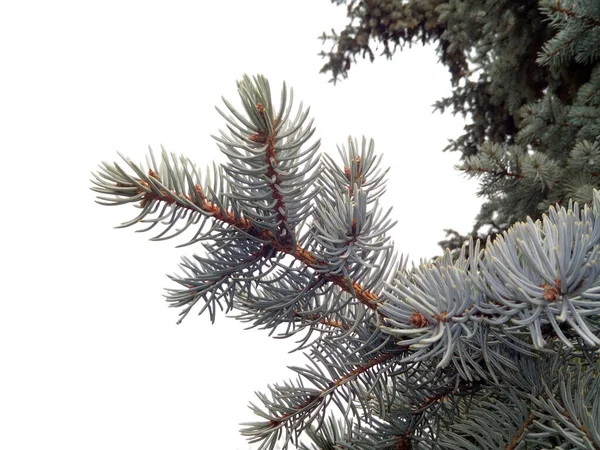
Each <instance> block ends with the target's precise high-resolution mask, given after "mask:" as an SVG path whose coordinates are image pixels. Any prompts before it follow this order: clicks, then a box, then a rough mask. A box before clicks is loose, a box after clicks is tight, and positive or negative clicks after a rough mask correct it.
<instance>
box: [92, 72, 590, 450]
mask: <svg viewBox="0 0 600 450" xmlns="http://www.w3.org/2000/svg"><path fill="white" fill-rule="evenodd" d="M238 90H239V92H240V96H241V100H242V104H243V107H244V111H245V114H243V113H241V112H239V111H237V110H236V109H235V108H234V107H233V106H232V105H231V104H230V103H228V102H227V101H225V104H226V106H227V108H228V110H229V113H228V114H225V113H223V112H222V115H223V116H224V117H225V118H226V120H227V130H228V132H225V131H222V132H221V133H220V135H219V136H218V137H216V140H217V143H218V146H219V148H220V149H221V150H222V151H223V153H224V154H225V155H226V156H227V158H228V163H226V164H223V165H222V166H220V167H216V166H213V169H212V171H207V172H206V176H205V177H202V176H201V173H200V171H199V170H198V169H196V167H195V166H194V165H193V164H192V163H191V162H190V161H189V160H188V159H187V158H185V157H178V156H175V155H169V154H167V153H166V152H165V151H164V150H163V152H162V154H161V159H160V161H157V160H156V158H155V156H154V154H153V153H152V152H150V154H149V157H148V159H147V168H145V167H144V166H143V165H142V164H134V163H133V162H131V161H129V160H128V159H125V158H124V160H125V162H126V164H127V166H128V170H124V169H123V168H121V166H119V165H118V164H107V163H103V164H102V166H101V169H100V171H99V172H98V173H95V174H94V180H93V183H94V186H93V188H92V189H94V190H95V191H96V192H98V194H99V195H98V201H99V202H100V203H103V204H108V205H121V204H129V203H137V206H138V208H139V209H141V212H140V213H139V214H138V215H137V217H136V218H134V219H133V220H130V221H128V222H126V223H125V224H123V226H130V225H133V224H135V223H139V222H142V223H146V224H149V226H148V227H147V228H146V230H147V229H150V228H153V227H155V226H157V225H159V224H163V225H164V226H165V230H163V231H162V232H160V233H159V234H158V235H157V236H155V238H154V239H169V238H172V237H174V236H177V235H179V234H181V233H183V232H184V231H185V230H190V229H191V230H192V231H195V234H194V236H193V237H192V238H191V239H190V240H189V241H188V242H187V243H186V245H191V244H195V243H201V244H202V246H203V250H204V252H205V256H198V255H194V256H192V257H184V258H183V260H182V263H181V269H182V271H183V275H175V276H172V277H171V278H172V280H173V281H175V282H176V283H178V284H179V285H180V286H181V288H180V289H169V290H168V291H167V300H168V301H169V302H170V303H171V305H172V306H176V307H180V308H182V310H181V311H182V312H181V315H182V317H181V320H182V319H183V318H184V317H185V316H186V315H187V314H188V313H189V312H190V311H191V310H192V309H193V308H195V307H196V306H197V305H200V306H199V309H200V312H204V311H208V314H209V316H210V319H211V321H213V322H214V320H215V317H216V313H217V310H218V309H224V310H226V311H227V312H230V311H235V312H236V313H238V314H239V315H238V316H237V318H238V319H240V320H243V321H247V322H250V323H251V325H252V326H257V327H261V328H265V329H269V330H271V333H273V332H274V331H275V329H278V328H279V327H285V331H284V332H282V333H281V334H280V335H279V337H289V336H292V335H297V333H298V332H299V331H306V333H304V335H303V336H304V337H302V338H301V340H300V345H299V347H298V348H302V349H308V356H309V359H310V364H309V365H307V366H306V367H294V368H291V370H292V371H294V372H295V373H296V375H297V379H296V380H295V381H290V382H288V383H284V384H282V385H273V386H270V387H269V395H266V394H258V398H259V401H260V402H261V403H262V405H260V406H259V405H252V409H253V411H254V412H255V413H256V414H257V415H258V416H259V417H261V418H262V419H263V420H262V421H260V422H254V423H250V424H246V428H245V429H244V431H243V434H244V435H246V436H248V437H249V438H250V441H251V442H256V443H260V448H262V449H273V448H274V447H275V445H276V444H277V443H279V442H280V441H283V443H284V447H286V446H287V445H288V444H289V443H294V444H300V439H301V435H302V434H303V433H304V432H305V431H306V432H307V433H308V434H309V435H310V433H313V435H314V434H315V433H319V432H320V430H328V431H327V433H326V434H327V435H328V436H329V437H330V438H335V439H339V440H340V441H341V442H342V441H343V442H342V443H339V445H347V447H342V448H373V445H379V446H383V447H384V448H385V446H386V445H396V446H410V445H419V446H421V447H422V448H439V446H440V445H441V446H445V448H458V447H461V446H462V448H497V447H498V446H499V445H500V444H502V445H505V446H506V447H507V448H518V447H519V446H520V445H521V446H522V445H525V444H528V443H531V442H533V443H539V442H542V440H543V439H545V438H546V437H547V438H548V439H550V440H551V441H552V442H554V441H556V442H566V441H569V442H576V443H577V444H578V445H579V444H581V445H583V446H584V447H583V448H585V447H586V446H587V447H589V446H590V445H600V442H597V441H598V440H597V434H596V428H597V427H598V423H597V422H598V421H597V420H596V421H595V420H594V419H593V418H592V419H589V417H588V418H584V416H585V415H586V414H588V409H587V408H590V407H591V408H595V409H593V411H597V408H598V407H597V406H595V403H594V400H592V398H593V397H592V395H595V394H596V393H597V390H598V389H600V388H599V387H596V385H593V389H594V391H593V393H591V394H589V395H587V394H586V395H585V396H584V397H581V396H580V397H573V396H571V397H569V396H568V395H566V394H565V393H567V392H571V391H572V386H571V384H569V383H570V382H569V379H570V378H569V376H568V373H567V372H565V376H564V377H562V378H560V377H558V376H554V375H552V376H550V375H549V376H547V377H545V378H544V374H545V373H546V372H548V371H549V369H552V370H554V369H556V367H558V366H559V365H561V364H565V365H566V366H568V370H575V369H574V368H577V367H578V365H581V361H583V360H584V359H585V360H586V361H589V365H591V366H593V367H596V366H597V361H598V351H599V350H598V349H599V348H600V306H599V305H600V303H599V302H598V300H599V299H600V287H599V286H600V282H599V281H598V280H600V193H599V192H598V191H595V190H594V191H593V194H592V195H593V207H592V208H590V207H589V206H588V205H585V206H582V207H580V205H579V204H578V203H577V202H569V203H568V205H567V207H560V206H556V207H551V208H550V209H549V210H548V212H547V214H545V215H543V216H542V217H541V218H540V220H536V221H534V220H533V219H529V220H527V221H526V222H521V223H516V224H515V225H513V226H512V227H511V228H509V229H508V230H507V231H505V232H503V233H501V234H499V235H498V236H497V237H496V239H495V240H493V241H491V240H490V239H488V241H487V242H486V243H485V249H482V246H481V243H480V242H479V241H475V240H473V239H471V240H470V241H469V242H468V244H467V245H464V246H463V247H462V249H461V251H460V253H459V254H458V256H457V257H455V258H454V257H452V255H451V254H450V252H446V253H444V255H443V256H442V257H440V258H437V259H436V260H434V261H431V262H428V263H423V264H421V265H420V266H419V267H413V268H412V269H411V270H408V269H407V268H406V260H405V259H404V258H402V257H400V258H399V259H398V258H397V255H396V252H395V250H394V247H393V243H392V242H391V241H390V240H389V238H388V237H387V232H388V231H389V230H390V229H391V228H392V227H393V226H394V224H395V222H393V221H392V220H391V219H390V211H389V210H388V211H387V212H384V211H382V210H381V207H380V205H379V202H378V199H379V197H380V196H381V195H382V194H383V193H384V192H385V174H386V171H381V170H380V169H379V162H380V160H381V158H380V157H379V158H378V157H376V156H375V152H374V145H373V143H372V141H367V140H366V139H364V138H363V139H362V140H361V141H360V142H359V141H357V140H354V139H349V140H348V145H347V147H340V149H339V151H340V154H341V156H342V164H341V165H340V164H336V163H335V161H334V160H333V159H332V158H330V157H329V156H325V157H323V158H320V157H319V155H318V154H317V150H318V142H317V143H316V144H310V143H309V139H310V138H311V137H312V135H313V128H312V122H307V117H308V113H307V111H308V110H304V109H302V108H300V109H299V110H298V112H297V113H296V115H295V116H294V117H292V116H293V115H292V114H291V112H290V111H291V101H290V102H289V103H288V100H287V99H288V96H287V93H284V94H282V105H283V106H280V107H279V109H278V110H277V111H278V112H277V114H275V112H274V111H275V110H276V107H275V106H274V105H273V102H272V101H271V95H270V90H269V86H268V83H267V81H266V79H265V78H264V77H260V76H259V77H255V78H253V79H250V78H249V77H244V78H243V80H242V81H240V82H239V83H238ZM284 91H285V92H287V91H286V88H285V86H284ZM290 98H291V95H290ZM594 145H595V144H590V145H588V144H586V145H583V144H582V145H581V146H579V147H577V152H578V153H575V154H574V156H573V158H574V159H573V161H572V164H573V165H574V166H577V164H578V162H579V161H580V158H594V157H595V156H594V155H595V153H596V150H597V149H596V148H595V147H594ZM502 150H503V149H501V148H500V147H499V146H498V145H497V144H490V147H489V148H488V149H487V150H485V151H483V152H482V154H481V155H479V158H480V163H481V161H482V158H487V160H486V161H485V164H483V163H482V165H481V167H484V166H489V165H495V166H497V167H500V168H501V169H502V170H503V171H504V172H505V174H504V175H505V176H504V178H507V177H506V175H507V174H511V173H518V174H523V176H524V178H525V179H531V180H534V181H535V183H538V185H541V186H545V188H551V187H552V180H553V176H554V175H553V173H554V172H553V169H552V162H551V161H547V160H546V159H545V157H542V156H538V155H530V154H529V153H527V152H525V151H523V149H522V148H521V147H518V146H514V147H512V148H510V151H509V152H508V153H506V152H502ZM473 164H475V163H473ZM509 178H510V177H509ZM513 178H515V177H513ZM532 183H533V181H532ZM208 220H210V222H211V227H210V228H209V229H208V230H206V229H205V225H206V223H207V221H208ZM179 224H182V225H179ZM177 226H180V228H177ZM181 320H180V321H181ZM312 332H316V333H317V336H316V337H315V338H312V337H311V333H312ZM565 370H567V369H565ZM594 370H596V369H594ZM554 372H556V370H554ZM592 372H593V371H592ZM592 372H590V373H592ZM550 373H552V371H551V370H550ZM573 373H575V372H573ZM581 373H583V372H581ZM586 373H587V372H586ZM593 373H595V372H593ZM582 376H583V375H581V376H580V373H579V372H577V376H575V375H573V377H574V378H573V379H575V378H577V379H580V378H581V377H582ZM585 376H588V375H585ZM536 379H537V380H538V381H537V382H534V381H531V380H536ZM543 383H545V384H543ZM530 388H531V389H530ZM523 392H532V394H531V395H532V397H527V396H525V395H523ZM494 402H496V403H497V404H496V405H495V406H492V405H494ZM571 404H572V405H573V406H571ZM532 405H533V406H532ZM559 405H560V407H561V408H562V409H561V408H559ZM590 405H591V406H590ZM332 407H333V408H337V410H338V411H339V412H340V413H341V414H342V415H343V416H344V418H345V423H344V425H343V430H342V428H336V427H338V425H336V424H337V422H333V421H332V419H330V417H331V416H330V410H331V408H332ZM564 411H568V417H559V416H557V414H562V415H565V414H564ZM532 414H533V415H534V416H535V420H533V422H532V419H531V417H532ZM588 415H589V414H588ZM575 416H576V417H577V418H576V419H575ZM586 417H587V416H586ZM553 423H558V424H559V425H558V426H554V425H552V426H554V428H553V429H554V431H553V432H552V433H551V432H550V431H549V429H547V427H550V428H552V426H551V425H548V424H553ZM499 424H509V425H508V426H501V425H499ZM311 427H312V428H311ZM327 427H329V428H327ZM573 427H574V428H575V429H576V430H575V431H573V430H571V428H573ZM488 429H489V430H493V433H494V434H493V436H494V438H493V439H492V440H487V441H486V439H485V437H484V434H483V431H484V430H488ZM309 430H311V431H309ZM469 430H470V431H469ZM540 430H542V431H540ZM342 431H343V435H342ZM337 444H338V443H335V445H337ZM332 445H334V444H333V443H332ZM590 448H593V447H590Z"/></svg>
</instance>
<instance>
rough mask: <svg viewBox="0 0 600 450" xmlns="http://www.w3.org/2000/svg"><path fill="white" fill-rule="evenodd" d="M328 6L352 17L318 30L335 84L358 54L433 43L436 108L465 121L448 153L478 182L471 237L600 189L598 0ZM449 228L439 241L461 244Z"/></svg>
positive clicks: (371, 0)
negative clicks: (439, 88) (438, 69)
mask: <svg viewBox="0 0 600 450" xmlns="http://www.w3.org/2000/svg"><path fill="white" fill-rule="evenodd" d="M333 2H334V3H337V4H345V5H346V6H347V11H348V17H349V18H350V19H351V22H350V23H349V25H348V26H347V27H346V28H345V29H344V30H343V31H341V32H335V31H332V33H331V34H329V35H327V34H324V35H323V39H324V41H326V42H329V41H330V42H331V43H332V48H331V50H330V51H327V52H325V51H324V52H322V54H323V56H324V57H325V58H327V63H326V64H325V66H324V67H323V69H322V70H323V71H324V72H328V73H331V75H332V76H333V80H334V81H336V80H339V79H341V78H344V77H347V76H348V71H349V70H350V68H351V66H352V64H353V63H355V62H356V58H357V56H361V55H362V56H368V57H369V58H370V59H371V60H372V59H373V58H375V52H376V51H379V50H381V52H382V54H383V55H385V56H387V57H392V55H393V53H394V52H395V51H396V50H397V49H403V48H404V47H406V46H411V45H414V44H418V43H423V44H430V45H434V46H435V48H436V51H437V54H438V56H439V60H440V62H441V63H442V64H444V65H445V66H446V67H447V68H448V70H449V72H450V76H451V81H452V86H453V88H452V93H451V95H450V96H449V97H447V98H444V99H441V100H440V101H438V102H437V103H436V104H435V108H436V109H439V110H441V111H445V110H446V109H450V110H451V111H452V112H453V113H454V114H462V115H464V116H465V117H466V118H467V119H468V124H467V125H466V126H465V129H464V134H463V135H461V136H459V137H456V138H455V139H453V140H451V141H450V144H449V145H448V147H447V149H449V150H453V151H459V152H461V154H462V164H461V166H460V169H461V170H463V171H465V173H466V174H468V175H469V176H473V177H477V178H479V180H480V181H481V184H480V190H479V193H480V194H481V195H483V196H484V197H485V199H486V201H485V203H484V204H483V206H482V208H481V211H480V213H479V215H478V216H477V218H476V221H475V224H474V227H473V230H472V231H471V233H470V234H471V235H472V236H475V237H482V238H485V236H487V235H492V236H493V235H495V234H497V233H499V232H501V231H503V230H506V229H507V228H508V227H509V226H510V225H511V224H512V223H514V222H515V221H517V220H525V218H526V217H528V216H529V217H532V218H534V219H537V218H539V217H541V214H542V213H543V212H544V211H545V210H546V209H547V208H548V206H549V205H551V204H554V203H555V202H566V201H568V199H569V198H573V199H575V200H577V201H580V202H590V201H591V198H592V190H593V189H594V188H597V187H599V185H600V181H599V180H600V178H599V177H600V175H599V174H600V171H599V169H600V142H599V140H598V136H599V135H600V65H599V64H598V59H599V56H600V2H598V1H597V0H562V1H561V0H545V1H538V0H361V1H358V0H352V1H344V0H333ZM374 47H376V48H375V49H374ZM404 51H408V50H406V49H405V50H404ZM407 70H418V68H407ZM374 82H375V81H374ZM390 88H395V87H390ZM398 89H401V87H398ZM449 138H450V136H449ZM460 201H461V199H456V202H457V203H459V202H460ZM449 235H450V238H449V239H448V240H446V241H443V242H442V243H441V244H442V246H443V247H449V248H453V249H458V248H460V246H461V245H462V244H463V243H464V242H465V241H466V240H468V236H462V235H460V234H459V233H458V232H456V231H450V230H449Z"/></svg>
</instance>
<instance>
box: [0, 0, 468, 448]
mask: <svg viewBox="0 0 600 450" xmlns="http://www.w3.org/2000/svg"><path fill="white" fill-rule="evenodd" d="M345 23H346V19H345V8H344V7H335V6H333V5H332V4H331V3H330V2H329V1H328V0H302V1H299V0H293V1H288V0H272V1H266V0H254V1H249V0H240V1H221V2H217V1H214V2H199V1H198V2H191V1H189V2H182V1H172V0H171V1H168V2H166V1H165V2H156V1H144V2H141V1H137V2H136V1H106V0H105V1H102V2H89V1H72V2H67V1H25V0H24V1H12V2H10V1H7V2H3V3H2V6H0V144H1V145H2V150H3V151H2V154H3V160H2V161H3V162H2V176H1V178H0V180H1V181H0V182H1V188H2V194H1V195H2V203H3V204H2V221H1V224H0V227H1V230H2V233H1V236H2V246H1V251H0V254H1V255H2V260H3V262H4V264H3V268H2V270H1V271H0V277H1V283H2V299H1V303H0V305H1V312H0V364H1V365H0V448H3V449H11V450H18V449H54V448H56V449H61V450H70V449H113V450H119V449H142V448H143V449H213V448H219V449H247V448H250V446H249V445H248V444H247V443H246V442H245V440H244V439H243V438H242V437H240V435H239V434H238V430H239V428H240V426H239V423H240V422H244V421H252V420H255V418H254V416H253V415H252V414H251V412H250V410H249V409H248V408H247V405H248V402H249V401H254V400H255V395H254V393H253V392H254V391H261V390H263V391H264V390H265V389H266V386H267V384H268V383H274V382H278V381H284V380H286V379H287V378H288V377H289V376H291V373H290V372H289V371H288V370H287V369H286V366H287V365H292V364H302V363H303V357H302V356H301V355H289V354H287V351H288V350H289V349H290V348H292V346H293V343H292V342H287V341H278V340H274V339H271V338H269V337H268V336H267V334H266V333H265V332H261V331H255V330H252V331H244V330H243V326H242V324H240V323H238V322H236V321H234V320H232V319H228V318H226V317H224V315H220V316H219V317H218V318H217V323H216V324H215V325H211V324H210V323H209V321H208V319H207V317H197V316H195V315H194V314H191V315H190V316H189V317H188V319H186V321H184V323H183V324H182V325H179V326H177V325H175V322H176V320H177V312H178V311H176V310H173V309H168V308H167V306H166V303H165V302H164V301H163V299H162V293H163V288H164V287H167V286H170V284H169V283H170V282H169V280H168V279H167V277H166V276H165V275H166V274H167V273H174V272H176V271H177V264H178V261H179V258H180V256H182V255H186V254H192V253H193V252H194V251H199V250H196V249H194V248H189V247H188V248H185V249H175V248H174V246H175V245H176V244H179V243H182V241H181V240H179V241H167V242H166V243H154V242H148V240H147V239H148V238H149V237H151V236H150V235H145V234H135V233H134V232H133V229H125V230H114V229H112V227H113V226H114V225H117V224H119V223H120V222H122V221H125V220H128V219H130V218H131V217H133V214H134V213H135V212H136V211H135V210H134V209H133V208H132V207H129V208H128V207H122V208H107V207H102V206H99V205H97V204H95V203H94V194H93V193H92V192H91V191H90V190H89V187H90V186H91V183H90V181H89V179H90V172H91V171H93V170H95V168H96V167H97V164H98V163H99V162H100V161H102V160H108V161H112V160H117V159H118V155H117V153H116V152H117V151H120V152H122V153H124V154H126V155H128V156H129V157H131V158H132V159H133V160H135V161H138V162H141V161H142V160H143V159H144V157H145V155H146V152H147V145H148V144H150V145H151V146H153V148H155V149H156V150H158V149H159V148H160V144H163V145H164V146H165V147H166V149H167V150H168V151H173V152H177V153H185V154H186V155H188V156H190V157H191V158H192V159H193V160H195V161H196V163H197V164H198V165H200V166H201V167H204V166H205V165H207V164H209V163H211V162H212V161H213V160H215V159H216V160H222V159H221V156H220V155H219V152H218V150H217V147H216V145H215V143H214V142H213V141H212V139H211V138H210V134H211V133H216V132H217V131H218V129H219V128H221V127H223V120H222V119H221V118H220V116H219V115H218V114H217V113H216V112H215V110H214V106H215V105H218V104H220V103H221V100H220V96H221V95H224V96H225V97H227V98H228V99H230V100H231V101H233V102H234V103H236V102H237V93H236V87H235V81H236V80H237V79H239V78H240V77H241V76H242V74H243V73H249V74H255V73H263V74H265V75H266V76H268V77H269V79H270V81H271V86H272V87H273V89H274V90H275V91H276V94H275V98H278V93H279V89H280V86H281V82H282V80H286V82H287V83H288V84H289V85H290V86H293V87H294V90H295V94H296V98H297V99H299V100H303V101H304V103H305V105H310V106H311V112H312V114H311V115H312V117H314V118H315V119H316V122H315V123H316V127H317V133H316V135H318V137H320V138H321V139H322V147H321V148H322V151H324V152H330V153H332V154H337V151H336V149H335V148H336V144H339V143H344V142H345V140H346V138H347V136H348V135H353V136H356V137H360V136H362V135H365V136H367V137H369V138H370V137H373V138H374V139H375V141H376V148H377V149H378V151H379V152H383V154H384V160H383V163H384V165H385V166H391V171H390V174H389V180H390V181H389V185H388V194H387V202H388V205H393V207H394V213H393V215H394V218H395V219H397V220H398V221H399V223H398V225H397V227H396V228H395V229H394V230H393V233H392V235H393V239H394V241H395V243H396V245H397V246H398V248H399V249H400V250H401V251H403V252H405V253H409V254H410V256H411V258H412V259H413V260H417V261H418V260H419V258H421V257H427V258H429V257H432V256H434V255H436V254H439V252H440V250H439V249H438V247H437V244H436V243H437V241H439V240H440V239H442V238H444V233H443V231H442V230H443V229H444V228H455V229H457V230H460V231H462V232H467V231H469V230H470V229H471V225H472V221H473V218H474V217H475V214H476V213H477V211H478V209H479V203H480V202H479V200H478V199H476V197H475V196H474V192H475V190H476V183H475V182H472V181H467V180H465V179H464V178H462V177H461V175H460V174H459V173H458V172H457V171H455V170H454V169H453V165H454V164H455V163H457V161H458V155H456V154H447V153H442V151H441V149H442V148H443V147H444V146H445V145H446V143H447V139H448V138H453V137H457V136H458V135H459V134H460V132H461V128H462V125H463V124H462V122H461V121H460V120H458V119H455V118H453V117H452V116H451V115H449V114H446V115H444V116H441V115H440V114H439V113H436V114H432V108H431V105H432V104H433V102H434V101H435V100H437V99H439V98H441V97H442V96H444V95H447V94H448V93H449V92H450V85H449V81H448V80H449V74H448V73H447V71H446V70H445V69H444V68H443V67H442V66H441V65H440V64H438V63H437V57H436V56H435V54H434V51H433V49H431V48H427V49H423V48H422V47H414V48H413V49H410V50H409V49H406V50H405V51H404V52H403V53H402V54H397V56H396V57H395V58H394V59H393V60H392V61H385V60H384V59H381V60H377V61H376V63H374V64H371V63H369V62H367V61H361V62H359V63H358V64H357V65H356V66H355V67H353V68H352V70H351V71H350V78H349V79H348V80H346V81H343V82H342V83H340V84H338V85H337V86H333V85H332V84H331V83H328V82H327V81H328V79H329V75H322V74H321V75H320V74H319V73H318V72H319V69H320V68H321V66H322V65H323V63H324V60H322V59H321V58H320V57H319V56H317V53H318V52H319V51H320V50H321V49H322V48H325V49H328V48H329V47H321V42H320V41H319V40H317V39H316V38H317V36H319V35H320V34H321V33H322V32H323V31H328V30H329V29H330V28H331V27H336V28H337V29H338V30H341V28H342V26H343V25H345Z"/></svg>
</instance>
